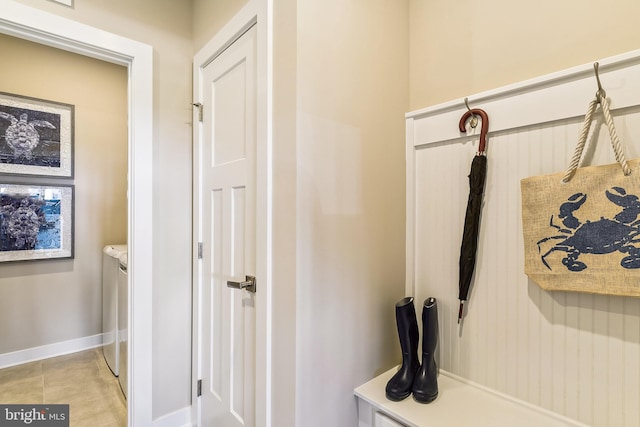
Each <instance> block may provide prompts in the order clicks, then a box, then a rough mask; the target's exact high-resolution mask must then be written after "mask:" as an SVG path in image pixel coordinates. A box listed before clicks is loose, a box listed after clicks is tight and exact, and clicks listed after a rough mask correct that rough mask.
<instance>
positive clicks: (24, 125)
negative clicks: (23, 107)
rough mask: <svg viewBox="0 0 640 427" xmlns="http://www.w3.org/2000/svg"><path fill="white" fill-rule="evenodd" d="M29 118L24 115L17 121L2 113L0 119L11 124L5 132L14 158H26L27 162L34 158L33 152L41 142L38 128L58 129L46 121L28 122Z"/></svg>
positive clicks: (0, 112)
mask: <svg viewBox="0 0 640 427" xmlns="http://www.w3.org/2000/svg"><path fill="white" fill-rule="evenodd" d="M28 117H29V116H28V115H27V114H26V113H22V114H20V118H19V119H17V118H15V117H14V116H12V115H11V114H7V113H5V112H2V111H0V118H2V119H5V120H9V121H10V122H11V125H10V126H9V127H8V128H7V130H6V131H5V134H4V137H5V139H6V141H7V145H8V146H9V147H10V148H11V150H12V151H13V157H14V158H16V159H17V158H19V157H24V158H26V159H27V160H31V158H32V157H33V150H34V149H35V148H36V147H37V146H38V143H39V142H40V133H39V132H38V131H37V130H36V127H44V128H49V129H55V128H56V127H55V126H54V125H52V124H51V123H49V122H48V121H46V120H31V121H28Z"/></svg>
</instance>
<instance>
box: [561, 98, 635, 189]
mask: <svg viewBox="0 0 640 427" xmlns="http://www.w3.org/2000/svg"><path fill="white" fill-rule="evenodd" d="M598 104H600V105H601V106H602V113H603V114H604V121H605V123H606V124H607V128H608V129H609V136H610V137H611V146H612V147H613V152H614V153H615V155H616V161H617V162H618V163H620V166H621V167H622V172H623V173H624V175H625V176H627V175H629V174H630V173H631V169H630V168H629V165H627V159H626V158H625V156H624V152H623V150H622V145H621V144H620V139H618V134H617V133H616V128H615V126H614V125H613V118H612V117H611V112H610V111H609V101H607V97H606V95H605V94H604V91H601V90H599V91H598V92H597V93H596V97H595V99H594V100H592V101H591V102H590V103H589V107H588V109H587V114H586V115H585V116H584V125H583V126H582V132H581V133H580V137H579V138H578V145H577V146H576V151H575V152H574V153H573V158H572V159H571V163H570V164H569V167H568V168H567V172H566V173H565V175H564V177H563V178H562V182H564V183H567V182H569V181H571V178H573V175H574V174H575V172H576V169H578V163H580V158H581V157H582V151H583V150H584V146H585V143H586V142H587V136H588V135H589V129H590V128H591V121H592V120H593V113H594V112H595V111H596V107H597V106H598Z"/></svg>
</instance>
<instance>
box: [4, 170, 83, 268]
mask: <svg viewBox="0 0 640 427" xmlns="http://www.w3.org/2000/svg"><path fill="white" fill-rule="evenodd" d="M73 239H74V186H73V185H66V184H64V185H44V184H27V183H24V184H23V183H7V182H1V181H0V262H8V261H33V260H47V259H60V258H73V257H74V252H73V243H74V242H73Z"/></svg>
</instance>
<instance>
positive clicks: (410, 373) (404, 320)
mask: <svg viewBox="0 0 640 427" xmlns="http://www.w3.org/2000/svg"><path fill="white" fill-rule="evenodd" d="M396 323H397V324H398V335H399V336H400V348H401V349H402V366H401V367H400V369H399V370H398V372H397V373H396V374H395V375H394V376H393V377H392V378H391V379H390V380H389V382H388V383H387V387H386V395H387V399H389V400H395V401H399V400H403V399H406V398H407V397H409V395H410V394H411V393H413V398H414V399H415V400H416V401H417V402H420V403H429V402H432V401H433V400H434V399H435V398H436V397H437V396H438V368H437V366H436V361H435V358H434V353H435V350H436V345H437V344H438V306H437V305H436V299H435V298H427V299H426V300H424V305H423V307H422V364H420V362H418V335H419V332H418V322H417V320H416V309H415V307H414V305H413V297H407V298H403V299H402V300H400V301H399V302H398V303H397V304H396Z"/></svg>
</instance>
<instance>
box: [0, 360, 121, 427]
mask: <svg viewBox="0 0 640 427" xmlns="http://www.w3.org/2000/svg"><path fill="white" fill-rule="evenodd" d="M0 403H3V404H22V403H27V404H28V403H33V404H46V403H68V404H69V419H70V427H85V426H86V427H125V426H126V425H127V403H126V400H125V399H124V396H123V394H122V391H121V390H120V384H119V383H118V379H117V378H116V377H115V376H114V375H113V374H112V373H111V371H110V370H109V367H108V366H107V364H106V363H105V361H104V357H103V356H102V349H101V348H95V349H91V350H87V351H82V352H79V353H72V354H67V355H64V356H58V357H54V358H51V359H45V360H40V361H37V362H30V363H25V364H24V365H18V366H12V367H10V368H5V369H0Z"/></svg>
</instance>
